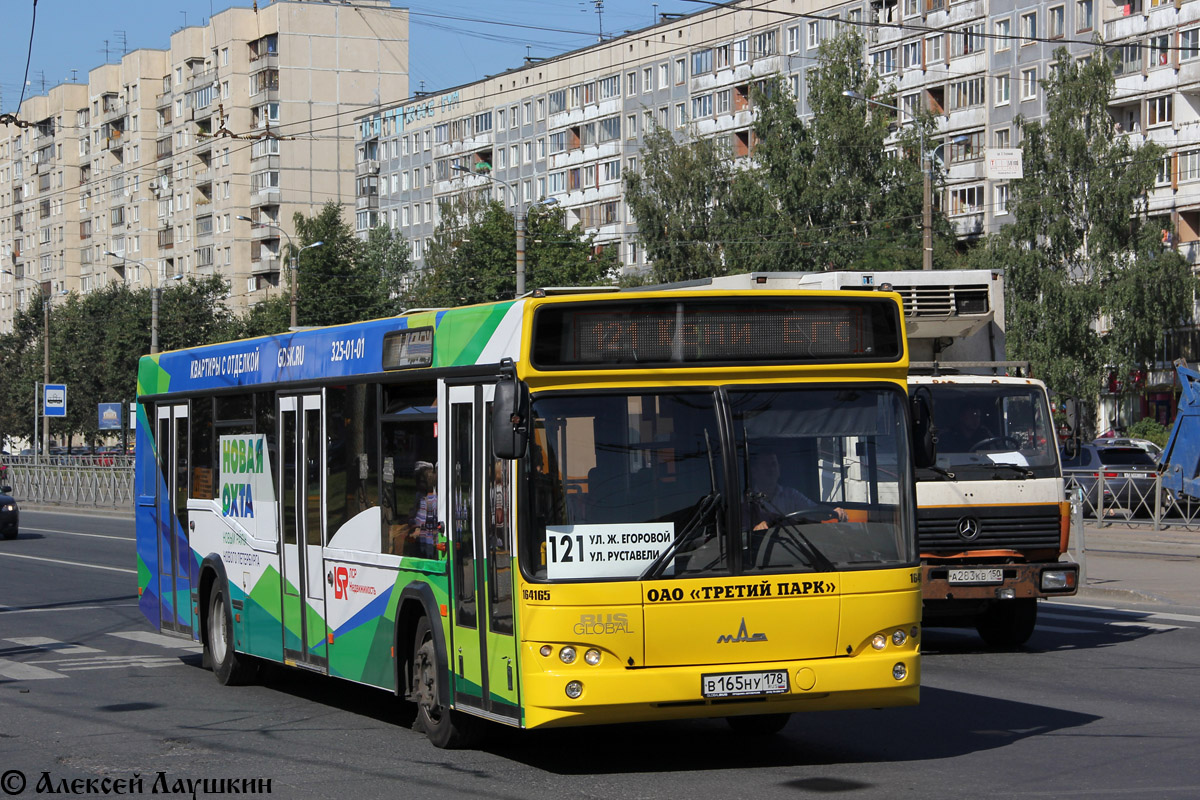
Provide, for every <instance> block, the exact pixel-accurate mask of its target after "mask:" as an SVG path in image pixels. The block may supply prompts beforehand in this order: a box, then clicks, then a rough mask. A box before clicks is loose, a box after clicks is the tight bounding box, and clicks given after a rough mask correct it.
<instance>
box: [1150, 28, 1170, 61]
mask: <svg viewBox="0 0 1200 800" xmlns="http://www.w3.org/2000/svg"><path fill="white" fill-rule="evenodd" d="M1170 49H1171V37H1170V36H1168V35H1167V34H1161V35H1159V36H1151V37H1150V63H1149V64H1147V66H1149V67H1156V66H1157V67H1165V66H1167V64H1169V63H1170V62H1171V59H1170Z"/></svg>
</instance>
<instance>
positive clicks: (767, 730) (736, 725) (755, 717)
mask: <svg viewBox="0 0 1200 800" xmlns="http://www.w3.org/2000/svg"><path fill="white" fill-rule="evenodd" d="M791 718H792V715H791V714H750V715H748V716H744V717H726V718H725V722H727V723H728V724H729V727H730V728H732V729H733V732H734V733H740V734H742V735H743V736H772V735H774V734H776V733H779V732H780V731H781V730H783V728H784V726H786V725H787V724H788V720H790V719H791Z"/></svg>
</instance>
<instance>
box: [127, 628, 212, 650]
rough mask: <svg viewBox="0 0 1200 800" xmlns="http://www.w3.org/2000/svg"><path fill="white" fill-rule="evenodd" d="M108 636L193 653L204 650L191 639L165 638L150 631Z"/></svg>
mask: <svg viewBox="0 0 1200 800" xmlns="http://www.w3.org/2000/svg"><path fill="white" fill-rule="evenodd" d="M108 635H109V636H116V637H117V638H119V639H128V640H130V641H132V642H142V643H143V644H155V645H158V646H159V647H173V648H175V649H177V650H187V651H189V652H192V653H199V652H201V651H203V650H204V648H203V647H201V646H200V645H198V644H196V643H195V642H193V641H192V640H190V639H180V638H177V637H174V636H164V635H163V634H161V633H151V632H150V631H114V632H110V633H109V634H108Z"/></svg>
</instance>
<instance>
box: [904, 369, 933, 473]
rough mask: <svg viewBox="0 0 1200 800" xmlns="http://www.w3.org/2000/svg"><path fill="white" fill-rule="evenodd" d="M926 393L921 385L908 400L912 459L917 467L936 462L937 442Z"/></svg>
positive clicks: (931, 464) (929, 465) (928, 465)
mask: <svg viewBox="0 0 1200 800" xmlns="http://www.w3.org/2000/svg"><path fill="white" fill-rule="evenodd" d="M928 394H929V392H928V390H927V389H924V387H922V388H920V389H918V390H917V393H916V394H914V395H913V397H912V400H911V401H910V404H911V406H912V438H913V461H914V462H915V463H916V465H917V466H918V467H932V466H933V465H934V464H936V463H937V444H936V443H935V440H934V437H933V414H932V413H931V412H930V410H929V396H928Z"/></svg>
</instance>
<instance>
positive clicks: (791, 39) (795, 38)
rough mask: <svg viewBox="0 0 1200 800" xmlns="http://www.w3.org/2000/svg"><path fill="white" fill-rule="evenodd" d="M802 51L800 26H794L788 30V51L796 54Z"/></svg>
mask: <svg viewBox="0 0 1200 800" xmlns="http://www.w3.org/2000/svg"><path fill="white" fill-rule="evenodd" d="M799 50H800V26H799V25H793V26H792V27H790V28H788V29H787V51H788V52H789V53H795V52H797V51H799Z"/></svg>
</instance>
